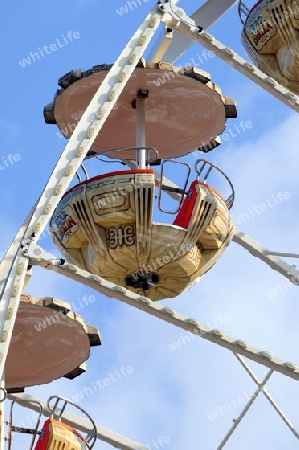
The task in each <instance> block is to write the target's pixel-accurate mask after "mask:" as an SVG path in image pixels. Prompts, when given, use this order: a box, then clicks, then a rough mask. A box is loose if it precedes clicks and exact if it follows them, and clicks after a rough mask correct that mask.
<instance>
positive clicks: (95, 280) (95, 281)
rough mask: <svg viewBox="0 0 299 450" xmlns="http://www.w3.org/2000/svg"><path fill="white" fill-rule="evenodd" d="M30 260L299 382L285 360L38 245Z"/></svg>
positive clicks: (294, 368)
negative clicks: (114, 282) (76, 264)
mask: <svg viewBox="0 0 299 450" xmlns="http://www.w3.org/2000/svg"><path fill="white" fill-rule="evenodd" d="M29 257H30V263H31V264H34V265H39V266H41V267H44V268H46V269H49V270H53V271H54V272H57V273H60V274H61V275H64V276H66V277H67V278H70V279H73V280H75V281H78V282H79V283H82V284H84V285H86V286H89V287H91V288H93V289H94V290H96V291H97V292H100V293H101V294H103V295H104V296H106V297H112V298H116V299H118V300H120V301H122V302H124V303H126V304H128V305H131V306H134V307H135V308H137V309H140V310H142V311H144V312H147V313H148V314H150V315H152V316H154V317H157V318H158V319H161V320H164V321H165V322H168V323H170V324H172V325H175V326H177V327H179V328H182V329H183V330H186V331H190V332H191V333H193V334H195V335H197V336H200V337H202V338H203V339H206V340H208V341H210V342H213V343H214V344H217V345H220V346H221V347H224V348H226V349H228V350H230V351H232V352H233V353H237V354H240V355H243V356H245V357H246V358H248V359H251V360H253V361H256V362H257V363H259V364H262V365H264V366H266V367H269V368H270V369H273V370H275V371H277V372H280V373H282V374H284V375H287V376H289V377H291V378H293V379H295V380H299V367H297V366H295V365H294V364H292V363H290V362H288V361H282V360H281V359H279V358H277V357H276V356H274V355H271V354H269V353H268V352H266V351H261V350H260V349H258V348H255V347H253V346H251V345H250V344H248V343H246V342H244V341H241V340H240V339H236V338H234V337H231V336H228V335H225V334H224V333H223V332H221V331H219V330H216V329H212V328H210V327H207V326H205V325H202V324H201V323H200V322H198V321H197V320H194V319H192V318H189V317H186V316H184V315H183V314H180V313H178V312H176V311H174V310H172V309H170V308H166V307H163V305H161V304H159V303H155V302H153V301H151V300H149V299H148V298H146V297H143V296H141V295H138V294H135V293H134V292H131V291H129V290H128V289H126V288H125V287H123V286H117V285H115V284H113V283H111V282H109V281H107V280H105V279H104V278H101V277H99V276H98V275H93V274H90V273H89V272H87V271H85V270H81V269H79V268H78V267H77V266H75V265H73V264H68V263H64V264H61V262H60V260H59V259H58V258H57V257H55V256H53V255H51V254H49V253H46V252H45V251H44V250H43V249H42V248H40V247H38V246H35V245H32V246H31V247H30V248H29Z"/></svg>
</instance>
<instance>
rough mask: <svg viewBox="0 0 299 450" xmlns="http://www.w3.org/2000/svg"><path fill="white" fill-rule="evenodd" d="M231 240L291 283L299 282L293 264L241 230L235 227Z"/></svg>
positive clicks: (297, 273) (298, 272)
mask: <svg viewBox="0 0 299 450" xmlns="http://www.w3.org/2000/svg"><path fill="white" fill-rule="evenodd" d="M233 241H234V242H235V243H236V244H239V245H241V247H243V248H245V249H246V250H248V251H249V253H251V254H252V255H253V256H256V257H257V258H259V259H260V260H262V261H263V262H264V263H266V264H267V265H268V266H270V267H271V269H273V270H276V272H279V273H280V274H281V275H283V276H284V277H286V278H288V279H289V280H290V281H291V282H292V283H294V284H296V285H298V284H299V271H298V270H296V266H295V265H291V264H288V263H286V262H285V261H283V260H282V259H281V258H279V257H278V256H275V253H274V254H273V253H272V252H270V250H267V249H266V248H264V247H263V246H262V245H261V244H259V243H258V242H257V241H255V240H254V239H252V238H251V237H250V236H248V235H247V234H245V233H243V231H241V230H238V229H236V232H235V234H234V237H233Z"/></svg>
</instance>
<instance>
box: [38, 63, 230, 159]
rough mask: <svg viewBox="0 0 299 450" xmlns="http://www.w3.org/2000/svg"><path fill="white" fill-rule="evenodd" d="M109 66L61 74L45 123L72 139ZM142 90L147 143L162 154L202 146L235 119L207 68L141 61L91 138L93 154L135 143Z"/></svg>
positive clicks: (124, 154)
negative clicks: (138, 106)
mask: <svg viewBox="0 0 299 450" xmlns="http://www.w3.org/2000/svg"><path fill="white" fill-rule="evenodd" d="M110 68H111V66H106V65H102V66H95V67H93V69H92V70H88V71H86V72H84V71H82V70H79V71H78V70H77V71H72V72H70V73H68V74H66V75H65V76H64V77H62V78H60V80H59V85H60V86H61V87H62V89H61V90H60V91H58V95H57V96H56V98H55V100H54V102H53V103H52V104H50V105H48V106H46V107H45V109H44V115H45V119H46V122H47V123H57V126H58V127H59V129H60V131H61V133H62V134H63V135H64V136H65V137H66V138H70V136H71V135H72V132H73V130H74V129H75V126H76V124H77V123H78V121H79V120H80V118H81V116H82V114H83V112H84V111H85V110H86V108H87V106H88V104H89V103H90V101H91V99H92V97H93V96H94V94H95V93H96V91H97V89H98V88H99V86H100V84H101V83H102V82H103V80H104V78H105V76H106V75H107V73H108V71H109V69H110ZM140 91H144V92H146V93H147V98H146V99H145V110H146V113H145V114H146V145H147V146H148V147H154V148H156V149H157V151H158V153H159V157H160V158H171V157H178V156H182V155H184V154H187V153H189V152H190V151H193V150H194V149H196V148H202V147H205V146H206V145H208V144H209V143H210V142H211V141H212V140H214V139H215V138H216V137H217V136H218V134H219V133H221V132H222V131H223V130H224V128H225V123H226V118H228V117H236V106H235V102H234V101H233V100H232V99H229V98H227V97H224V96H223V95H222V94H221V91H220V89H219V87H218V86H216V85H215V84H214V83H211V82H210V76H209V74H207V73H206V72H203V71H201V70H198V69H195V68H193V67H191V68H185V69H180V68H176V67H173V66H172V65H171V64H168V63H144V62H142V63H139V65H138V66H137V67H136V69H135V70H134V72H133V74H132V76H131V78H130V79H129V81H128V83H127V84H126V86H125V88H124V90H123V92H122V93H121V95H120V97H119V99H118V101H117V103H116V104H115V106H114V108H113V110H112V111H111V113H110V115H109V117H108V118H107V120H106V122H105V123H104V125H103V128H102V129H101V131H100V133H99V135H98V136H97V138H96V139H95V141H94V143H93V145H92V147H91V151H90V152H91V153H93V152H96V153H104V152H106V151H107V150H112V149H118V148H123V147H134V146H136V109H135V108H134V101H135V99H136V97H137V95H138V92H140ZM92 119H93V118H91V121H92ZM108 156H109V157H112V158H121V159H132V157H134V153H132V151H128V150H123V151H120V152H119V151H110V152H109V153H108Z"/></svg>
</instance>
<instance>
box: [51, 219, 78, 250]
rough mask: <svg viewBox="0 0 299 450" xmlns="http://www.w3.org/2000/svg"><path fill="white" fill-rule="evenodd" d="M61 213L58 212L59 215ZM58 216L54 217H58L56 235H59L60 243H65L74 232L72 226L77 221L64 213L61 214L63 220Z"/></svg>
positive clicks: (74, 225)
mask: <svg viewBox="0 0 299 450" xmlns="http://www.w3.org/2000/svg"><path fill="white" fill-rule="evenodd" d="M63 213H64V212H63ZM61 215H62V214H60V216H61ZM58 217H59V216H57V218H56V219H58V220H57V222H58V223H59V226H58V228H57V235H58V236H59V239H60V241H61V242H62V243H65V242H66V241H67V240H68V239H69V238H70V236H71V235H72V234H73V233H74V231H75V230H74V227H76V225H77V223H76V222H75V220H74V219H73V218H72V217H71V216H68V215H67V214H66V213H64V214H63V217H64V220H61V218H60V219H59V218H58ZM55 222H56V220H55Z"/></svg>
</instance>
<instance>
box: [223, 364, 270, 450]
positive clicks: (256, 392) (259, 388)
mask: <svg viewBox="0 0 299 450" xmlns="http://www.w3.org/2000/svg"><path fill="white" fill-rule="evenodd" d="M272 374H273V370H269V372H268V373H267V375H266V376H265V378H264V379H263V381H262V382H261V383H260V384H259V385H258V388H257V389H256V391H255V392H254V393H253V395H252V396H251V398H250V399H249V401H248V403H247V405H246V406H245V407H244V408H243V410H242V411H241V413H240V415H239V416H238V418H237V419H235V420H234V424H233V426H232V427H231V428H230V430H229V431H228V433H227V434H226V435H225V437H224V438H223V440H222V441H221V443H220V445H219V446H218V447H217V450H222V449H223V447H224V446H225V445H226V444H227V442H228V440H229V439H230V437H231V436H232V434H233V433H234V431H235V430H236V428H237V426H238V425H239V424H240V423H241V420H242V419H243V418H244V417H245V414H246V413H247V412H248V410H249V408H250V407H251V406H252V404H253V402H254V400H255V399H256V398H257V396H258V395H259V393H260V392H261V391H262V389H263V388H264V386H266V383H267V381H268V380H269V378H270V377H271V375H272Z"/></svg>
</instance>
